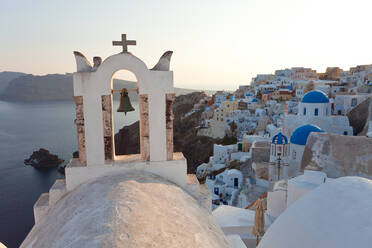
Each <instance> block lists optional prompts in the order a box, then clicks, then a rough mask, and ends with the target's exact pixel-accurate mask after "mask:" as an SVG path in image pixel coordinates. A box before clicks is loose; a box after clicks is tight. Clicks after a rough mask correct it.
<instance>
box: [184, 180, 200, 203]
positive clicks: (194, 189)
mask: <svg viewBox="0 0 372 248" xmlns="http://www.w3.org/2000/svg"><path fill="white" fill-rule="evenodd" d="M185 190H186V191H187V192H188V193H189V194H190V195H192V196H193V197H194V198H195V199H197V200H198V199H199V196H200V184H199V181H198V179H197V178H196V175H195V174H187V176H186V188H185Z"/></svg>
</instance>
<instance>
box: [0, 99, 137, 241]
mask: <svg viewBox="0 0 372 248" xmlns="http://www.w3.org/2000/svg"><path fill="white" fill-rule="evenodd" d="M132 104H133V107H134V108H135V109H136V111H134V112H130V113H128V114H127V115H126V116H125V115H124V114H122V113H116V112H115V114H114V129H115V133H116V132H117V131H118V130H119V129H120V128H121V127H123V126H124V125H128V124H131V123H133V122H135V121H137V120H138V117H139V115H138V104H137V103H132ZM117 106H118V102H114V109H116V108H117ZM74 119H75V109H74V104H73V102H40V103H9V102H2V101H0V242H2V243H4V244H5V245H6V246H7V247H8V248H13V247H19V245H20V244H21V243H22V241H23V240H24V238H25V237H26V235H27V234H28V232H29V231H30V230H31V228H32V226H33V225H34V217H33V205H34V203H35V202H36V200H37V199H38V197H39V196H40V194H41V193H44V192H48V191H49V188H50V187H51V186H52V185H53V183H54V182H55V180H56V179H57V178H63V176H62V175H61V174H59V173H58V172H57V170H56V169H51V170H48V171H39V170H36V169H34V168H33V167H30V166H25V165H24V164H23V160H24V159H25V158H28V157H29V156H30V155H31V154H32V152H33V151H35V150H38V149H39V148H41V147H42V148H46V149H48V150H49V151H50V152H51V153H53V154H57V155H58V156H59V157H61V158H62V159H64V160H65V161H66V163H67V162H68V161H69V160H70V159H71V158H72V153H73V152H74V151H76V150H77V138H76V126H75V124H74Z"/></svg>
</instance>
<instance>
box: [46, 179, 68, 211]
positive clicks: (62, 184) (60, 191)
mask: <svg viewBox="0 0 372 248" xmlns="http://www.w3.org/2000/svg"><path fill="white" fill-rule="evenodd" d="M66 192H67V190H66V180H65V179H57V180H56V182H55V183H54V184H53V186H52V187H51V188H50V190H49V206H52V205H54V204H55V203H56V202H57V201H58V200H59V199H61V198H62V197H63V196H64V195H65V194H66Z"/></svg>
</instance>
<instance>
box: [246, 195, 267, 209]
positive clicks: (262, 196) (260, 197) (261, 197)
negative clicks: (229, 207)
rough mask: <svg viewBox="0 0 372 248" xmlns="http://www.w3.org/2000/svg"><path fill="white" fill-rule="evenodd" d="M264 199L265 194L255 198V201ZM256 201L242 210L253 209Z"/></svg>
mask: <svg viewBox="0 0 372 248" xmlns="http://www.w3.org/2000/svg"><path fill="white" fill-rule="evenodd" d="M266 197H267V192H266V193H264V194H262V195H261V196H259V197H258V198H257V200H258V199H265V198H266ZM257 200H255V201H253V202H252V203H251V204H249V205H248V206H246V207H245V208H244V209H250V208H251V207H253V205H254V204H255V203H256V201H257Z"/></svg>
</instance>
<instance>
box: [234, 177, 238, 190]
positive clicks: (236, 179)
mask: <svg viewBox="0 0 372 248" xmlns="http://www.w3.org/2000/svg"><path fill="white" fill-rule="evenodd" d="M238 187H239V178H237V177H235V178H234V188H238Z"/></svg>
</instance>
